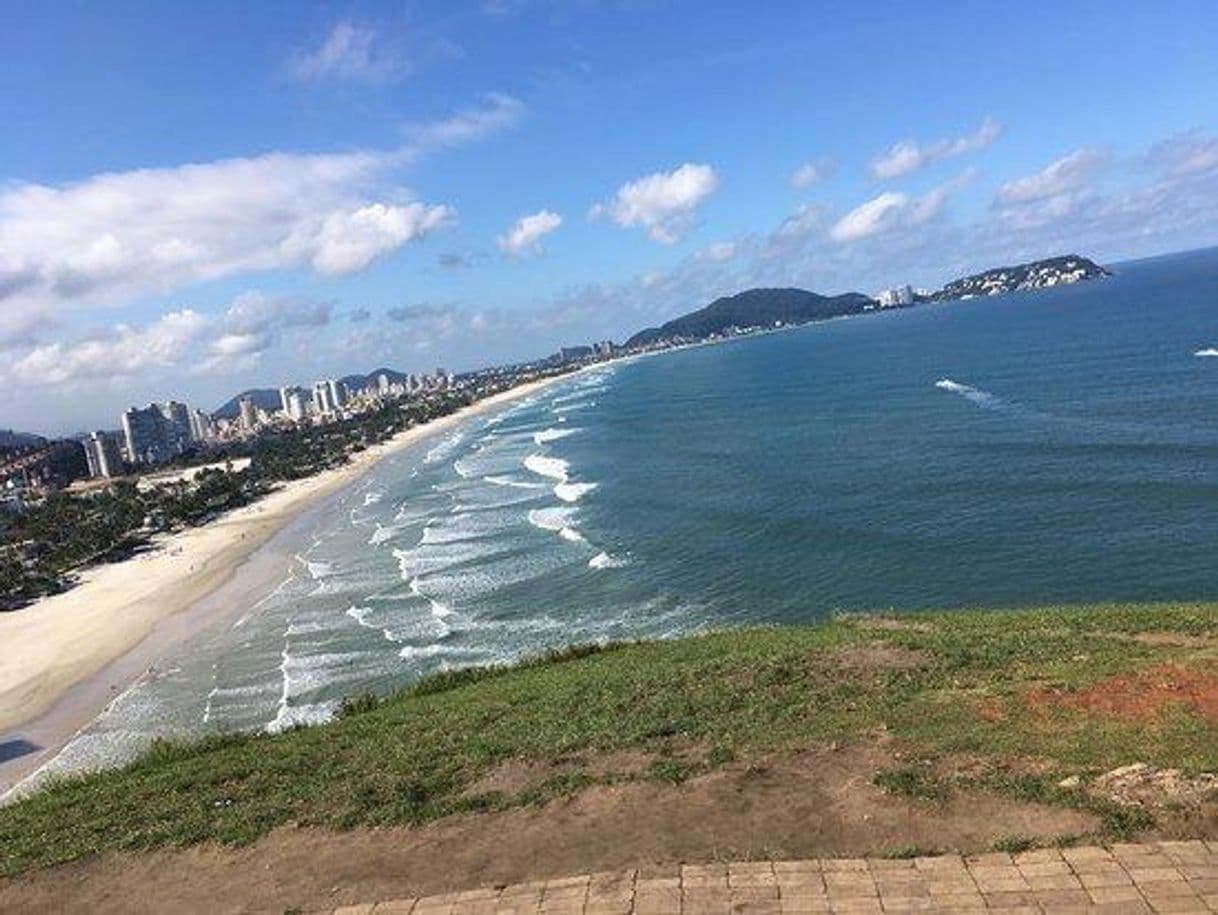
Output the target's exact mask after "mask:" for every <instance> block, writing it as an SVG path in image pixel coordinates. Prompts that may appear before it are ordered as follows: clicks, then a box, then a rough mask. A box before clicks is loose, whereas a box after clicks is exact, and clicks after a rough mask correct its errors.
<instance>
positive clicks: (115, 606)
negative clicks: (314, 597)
mask: <svg viewBox="0 0 1218 915" xmlns="http://www.w3.org/2000/svg"><path fill="white" fill-rule="evenodd" d="M569 377H571V376H570V375H562V376H556V377H554V378H547V379H541V380H539V381H535V382H530V383H527V384H524V385H521V386H519V387H516V388H513V389H512V390H510V391H505V392H503V393H501V394H497V395H494V396H493V397H489V398H486V399H484V400H481V401H479V402H478V403H476V404H474V405H472V406H470V407H467V408H465V409H463V410H460V411H458V412H457V413H454V414H452V415H450V416H446V417H442V418H440V419H437V420H435V421H433V422H431V423H428V424H426V425H424V426H417V427H415V428H412V429H409V430H406V431H404V432H401V433H399V434H398V435H396V436H395V437H394V438H393V439H391V440H390V441H388V442H385V443H383V444H381V445H377V446H375V447H373V448H369V449H368V450H367V451H364V452H361V453H359V454H357V455H356V456H355V457H354V458H352V460H351V461H350V462H349V463H348V464H346V465H344V466H343V467H341V468H337V469H335V470H331V471H326V472H324V473H321V474H318V475H317V476H314V477H309V478H307V479H303V480H295V481H292V482H290V483H286V484H284V485H283V486H281V487H280V488H279V489H277V490H275V491H274V492H272V493H271V494H270V495H268V496H266V497H265V498H263V499H261V500H259V501H258V502H255V503H254V504H252V505H248V506H245V507H243V508H240V509H237V510H236V511H233V512H230V513H228V514H227V515H224V516H223V517H221V518H219V519H217V520H216V521H213V522H211V523H210V524H206V525H203V526H202V527H198V528H192V529H190V530H186V531H182V532H180V533H177V534H173V535H171V536H167V537H164V538H162V539H160V540H159V541H158V542H157V543H156V544H155V545H154V547H153V548H152V549H150V550H148V551H147V552H145V553H142V554H140V555H138V556H135V557H132V558H131V559H128V560H125V561H123V562H119V563H113V564H110V565H103V566H98V567H95V568H91V569H88V570H86V571H85V572H84V573H83V574H82V575H81V579H80V583H79V584H78V585H77V586H76V587H74V588H72V589H71V590H69V591H66V592H64V593H63V594H57V595H55V596H53V597H48V598H45V599H43V600H40V601H38V602H36V603H34V604H32V605H30V606H29V607H26V608H23V609H21V610H18V611H15V612H11V613H6V614H0V645H2V646H3V657H0V749H3V748H4V746H5V745H6V743H10V744H11V745H12V746H14V747H16V746H17V745H18V742H20V743H21V744H24V743H25V742H29V743H30V744H31V745H32V748H33V747H36V752H35V751H34V750H33V749H32V748H31V750H30V751H29V752H23V753H21V755H22V756H23V757H27V758H26V759H24V760H17V761H16V762H14V761H13V760H14V757H15V756H16V755H17V753H16V752H15V751H11V752H6V753H5V755H4V756H0V793H2V792H3V791H4V790H5V789H6V788H9V787H11V786H12V785H13V784H14V783H15V782H16V781H17V780H19V779H20V778H21V777H23V776H24V775H25V774H28V772H29V771H31V769H32V768H35V767H36V766H37V765H41V764H42V763H43V762H45V761H46V759H47V758H48V757H49V756H50V755H52V754H53V753H54V752H56V751H57V750H58V748H60V747H62V746H63V745H64V744H66V743H67V741H68V740H70V739H71V737H72V735H73V734H74V733H75V732H76V731H77V730H79V729H80V728H81V727H83V726H84V725H85V724H87V723H88V722H89V721H90V720H92V718H93V717H96V715H97V714H99V713H100V712H101V711H102V710H103V709H104V708H105V706H106V705H107V704H108V703H109V701H110V700H111V699H112V698H113V695H114V692H115V691H116V690H119V689H122V688H123V687H125V686H126V685H127V684H129V683H130V682H132V681H133V680H134V679H135V678H136V677H138V676H139V675H140V674H141V673H143V671H144V670H145V668H146V665H147V663H149V662H150V661H149V658H147V657H145V656H141V653H140V652H139V651H138V650H137V649H139V648H140V647H141V645H144V644H145V643H148V642H153V641H157V642H158V645H157V647H158V648H159V647H164V645H165V644H172V643H175V642H178V641H181V640H182V639H184V638H187V637H189V635H190V634H191V632H193V631H197V629H198V628H199V627H200V626H201V625H204V624H206V622H207V619H208V618H209V617H210V616H211V615H213V614H215V613H218V612H221V608H218V607H216V606H213V605H211V604H209V602H208V600H207V598H208V597H209V596H211V595H213V594H214V593H215V592H217V590H218V589H220V588H221V587H222V586H224V585H225V584H226V583H229V582H231V581H232V579H233V578H234V576H235V574H236V573H237V571H238V570H239V569H240V568H241V567H242V566H243V565H245V564H246V563H247V561H248V560H249V559H250V558H251V557H252V556H253V555H254V554H255V553H256V552H257V551H258V550H259V549H260V548H262V547H263V546H264V545H265V544H267V542H268V541H269V540H270V539H271V538H272V537H273V536H274V535H275V534H276V533H277V532H279V531H280V530H282V529H283V528H284V527H285V526H286V525H287V524H288V523H289V522H291V521H292V520H293V519H294V518H296V517H298V516H299V515H300V514H301V513H303V512H304V511H306V510H307V509H308V508H310V507H311V506H314V505H316V504H317V503H318V502H319V501H321V500H322V499H324V497H326V496H327V495H330V494H333V493H335V492H337V491H338V490H340V489H342V488H343V487H345V486H347V485H348V484H350V483H351V482H353V481H354V480H356V479H357V478H358V477H360V476H361V475H362V474H363V473H364V472H365V471H367V470H368V469H369V468H371V467H372V466H373V465H375V464H376V463H377V462H378V461H379V460H380V459H382V458H383V457H385V456H386V455H389V454H392V453H395V452H397V451H400V450H402V449H403V448H406V447H409V446H410V445H412V444H415V443H416V442H418V441H419V440H420V439H422V438H424V437H427V436H431V435H435V434H437V433H440V432H443V431H444V430H445V429H447V428H449V427H451V426H453V425H456V424H458V423H460V422H462V421H463V420H466V419H469V418H470V417H471V416H474V415H476V414H478V413H481V412H484V411H487V410H489V409H492V408H494V407H496V406H498V405H501V404H503V403H505V402H507V401H511V400H516V399H519V398H523V397H526V396H527V395H529V394H531V393H534V392H535V391H537V390H539V389H541V388H543V387H545V386H547V385H549V384H552V383H554V382H556V381H558V380H561V379H562V378H569ZM247 578H249V579H250V580H249V581H246V582H244V583H243V587H242V589H241V592H242V594H241V596H240V597H238V598H236V599H238V600H240V599H242V598H243V599H244V600H245V601H246V602H247V604H252V602H253V601H255V600H256V599H257V596H256V595H257V592H258V591H259V589H260V588H265V587H269V586H270V585H269V582H268V581H265V580H264V579H265V578H266V575H265V573H264V574H261V575H252V576H250V575H247ZM233 600H234V597H233V595H228V599H227V600H226V601H224V602H223V603H225V604H226V606H225V607H224V608H223V610H224V612H232V610H233V607H232V604H233ZM238 609H241V608H238ZM246 609H248V607H247V608H246ZM154 633H159V634H160V638H159V640H154V639H152V638H150V637H151V636H153V635H154ZM144 654H147V653H144ZM68 706H70V708H69V707H68ZM6 760H7V764H6Z"/></svg>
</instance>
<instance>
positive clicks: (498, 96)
mask: <svg viewBox="0 0 1218 915" xmlns="http://www.w3.org/2000/svg"><path fill="white" fill-rule="evenodd" d="M482 101H483V104H482V105H481V106H480V107H476V108H465V109H462V110H461V111H458V112H456V113H455V114H453V115H451V116H449V117H447V118H444V119H442V120H439V121H432V122H429V123H426V124H414V125H411V126H410V127H408V128H407V129H406V134H407V136H408V137H409V138H410V148H411V150H412V151H413V152H416V153H424V152H430V151H433V150H437V149H446V148H448V147H450V146H457V145H460V144H462V143H471V142H473V141H475V140H480V139H482V138H483V137H485V136H488V135H490V134H493V133H499V132H500V131H503V130H507V129H508V128H510V127H514V126H515V125H516V124H517V123H519V122H520V119H521V118H522V117H524V114H525V111H526V108H525V105H524V103H523V102H521V101H520V100H519V99H517V98H513V97H512V96H510V95H506V94H504V93H502V92H488V93H487V94H486V95H485V96H484V97H483V100H482Z"/></svg>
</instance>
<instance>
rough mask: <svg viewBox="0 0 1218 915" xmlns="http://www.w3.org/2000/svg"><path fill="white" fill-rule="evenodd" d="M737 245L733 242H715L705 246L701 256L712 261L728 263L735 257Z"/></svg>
mask: <svg viewBox="0 0 1218 915" xmlns="http://www.w3.org/2000/svg"><path fill="white" fill-rule="evenodd" d="M738 247H739V246H738V244H737V243H736V242H734V241H717V242H712V243H711V244H709V245H707V246H706V248H705V249H704V250H703V252H702V253H703V256H704V257H709V258H710V259H711V260H713V261H719V262H720V263H722V262H723V261H730V260H731V259H732V258H733V257H735V256H736V251H737V249H738Z"/></svg>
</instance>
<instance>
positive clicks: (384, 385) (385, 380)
mask: <svg viewBox="0 0 1218 915" xmlns="http://www.w3.org/2000/svg"><path fill="white" fill-rule="evenodd" d="M376 389H377V391H378V392H379V393H380V395H381V396H382V397H385V396H386V395H388V393H389V376H388V375H386V374H385V373H384V372H381V373H380V374H379V375H377V376H376Z"/></svg>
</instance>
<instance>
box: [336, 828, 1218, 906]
mask: <svg viewBox="0 0 1218 915" xmlns="http://www.w3.org/2000/svg"><path fill="white" fill-rule="evenodd" d="M813 912H838V913H843V915H866V913H889V912H894V913H906V912H948V913H961V915H963V913H970V912H976V913H1002V915H1024V913H1028V915H1031V913H1041V915H1057V913H1062V915H1065V913H1071V915H1073V913H1084V912H1086V913H1096V915H1124V913H1152V912H1163V913H1191V912H1207V913H1218V842H1211V843H1205V842H1201V841H1191V842H1156V843H1145V844H1128V845H1113V846H1112V847H1110V848H1099V847H1080V848H1064V849H1060V850H1059V849H1043V850H1038V851H1029V852H1025V853H1022V854H1016V855H1009V854H1005V853H994V854H984V855H972V856H965V857H961V856H959V855H945V856H942V857H930V858H911V859H901V860H893V859H885V858H825V859H816V860H808V861H742V862H732V863H727V864H685V865H672V866H670V867H647V868H640V869H638V870H627V871H619V872H612V873H598V874H581V875H578V876H574V877H563V878H561V879H553V880H537V881H534V882H531V883H521V884H514V885H511V886H506V887H496V888H487V889H479V890H468V891H466V892H460V893H448V894H445V895H443V896H428V897H426V898H422V899H397V900H389V901H383V902H377V903H368V904H366V905H356V906H345V907H343V908H340V909H336V910H334V912H333V915H408V913H409V915H441V913H442V915H483V913H520V915H524V913H529V915H538V913H546V915H556V913H566V915H613V913H622V915H625V913H639V915H646V913H655V915H670V913H673V915H676V913H681V915H711V913H715V915H720V913H722V915H727V913H742V915H743V913H750V915H752V913H755V915H761V913H773V915H780V913H782V915H785V913H801V915H802V913H813Z"/></svg>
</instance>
